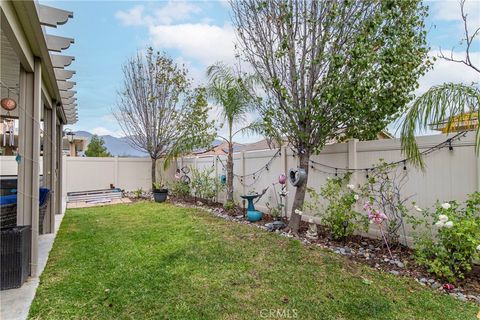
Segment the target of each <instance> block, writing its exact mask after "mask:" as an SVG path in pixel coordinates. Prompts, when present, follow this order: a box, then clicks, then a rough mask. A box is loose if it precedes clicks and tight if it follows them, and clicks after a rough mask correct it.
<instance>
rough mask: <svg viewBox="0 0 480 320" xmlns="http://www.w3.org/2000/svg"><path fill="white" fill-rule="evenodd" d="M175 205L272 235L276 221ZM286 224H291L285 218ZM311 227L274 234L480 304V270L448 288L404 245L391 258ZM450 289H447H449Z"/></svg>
mask: <svg viewBox="0 0 480 320" xmlns="http://www.w3.org/2000/svg"><path fill="white" fill-rule="evenodd" d="M169 201H170V202H171V203H172V204H175V205H178V206H182V207H195V208H199V209H203V210H206V211H208V212H211V213H212V214H214V215H215V216H217V217H220V218H223V219H226V220H230V221H234V222H237V223H242V224H250V225H252V226H256V227H258V228H261V229H264V230H266V231H270V230H269V228H267V226H266V225H267V224H268V223H271V222H272V221H274V220H275V219H274V218H273V217H271V216H270V215H268V214H264V215H263V219H262V220H260V221H257V222H249V221H248V220H247V219H246V218H245V215H244V210H243V209H242V208H240V207H236V208H234V209H231V210H225V209H224V208H223V205H222V204H221V203H218V202H214V201H207V200H203V199H197V198H181V199H179V198H171V199H170V200H169ZM283 221H284V222H285V223H288V221H287V220H286V219H285V218H284V219H283ZM308 226H309V224H308V223H307V222H305V221H302V222H301V225H300V228H299V234H298V236H296V235H293V234H290V233H287V232H284V231H282V230H275V231H273V232H276V233H278V234H279V235H280V236H284V237H288V238H294V239H297V240H299V241H301V242H302V243H303V244H304V245H307V246H318V247H322V248H325V249H328V250H331V251H333V252H335V253H337V254H340V255H344V256H346V257H348V258H349V259H351V260H353V261H354V262H358V263H363V264H367V265H370V266H371V267H373V268H374V269H376V270H381V271H384V272H388V273H391V274H393V275H397V276H406V277H411V278H414V279H415V280H416V281H417V282H418V283H420V284H421V285H423V286H428V287H430V288H432V289H434V290H437V291H440V292H444V293H445V294H449V295H452V296H454V297H456V298H458V299H459V300H462V301H466V300H470V301H473V302H476V303H477V304H480V266H478V265H476V266H474V268H473V270H472V271H471V272H470V273H468V274H466V276H465V279H463V280H461V281H459V282H457V283H455V284H453V285H452V284H449V283H447V282H445V281H443V280H442V279H437V278H435V277H434V276H433V275H431V274H430V273H429V272H428V271H427V270H426V268H425V267H423V266H421V265H418V264H417V263H416V261H415V260H414V259H413V255H414V252H413V250H412V249H411V248H408V247H406V246H403V245H397V246H395V247H391V248H390V250H391V253H392V257H390V254H389V252H388V249H387V248H386V247H385V245H384V243H383V241H381V240H379V239H370V238H366V237H362V236H360V235H354V236H351V237H348V238H347V239H344V240H334V239H333V238H331V237H330V235H329V233H328V231H327V230H326V229H325V228H324V227H322V226H320V225H317V229H318V239H317V240H312V239H310V238H308V237H307V236H306V233H307V230H308ZM446 285H448V286H446Z"/></svg>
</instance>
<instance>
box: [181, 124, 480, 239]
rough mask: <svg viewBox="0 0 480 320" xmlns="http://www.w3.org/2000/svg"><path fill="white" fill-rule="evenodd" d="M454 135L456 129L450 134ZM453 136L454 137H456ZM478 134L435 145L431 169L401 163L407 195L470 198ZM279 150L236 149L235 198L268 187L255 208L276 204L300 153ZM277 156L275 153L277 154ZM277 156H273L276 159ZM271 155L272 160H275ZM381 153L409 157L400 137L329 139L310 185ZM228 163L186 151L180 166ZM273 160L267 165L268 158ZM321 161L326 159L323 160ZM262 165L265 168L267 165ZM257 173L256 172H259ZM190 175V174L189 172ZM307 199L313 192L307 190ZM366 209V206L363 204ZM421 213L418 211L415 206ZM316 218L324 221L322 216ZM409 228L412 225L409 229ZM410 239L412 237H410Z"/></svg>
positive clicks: (359, 180) (427, 202)
mask: <svg viewBox="0 0 480 320" xmlns="http://www.w3.org/2000/svg"><path fill="white" fill-rule="evenodd" d="M451 136H453V135H451ZM451 136H449V137H451ZM449 137H447V136H445V135H433V136H422V137H418V139H417V142H418V144H419V146H420V148H421V150H422V151H425V150H428V149H430V148H432V147H435V146H437V145H438V144H440V143H442V142H444V141H445V140H446V139H447V138H449ZM474 142H475V134H474V132H470V133H468V134H467V135H466V136H463V137H461V138H460V139H458V140H454V141H452V143H451V146H452V150H450V148H449V146H448V145H445V146H444V147H443V148H441V149H438V150H435V151H432V152H431V153H430V154H428V155H426V156H425V157H424V160H425V163H426V169H425V170H424V171H421V170H418V169H416V168H413V167H412V166H411V165H410V164H408V163H407V164H406V170H404V164H403V163H400V164H399V166H398V168H397V169H396V170H397V171H400V172H399V174H401V175H405V181H406V182H405V185H404V187H403V189H402V195H403V196H404V197H410V198H409V200H408V203H409V204H410V203H412V202H413V201H415V202H416V204H417V205H418V206H419V207H422V208H430V207H432V206H433V205H434V204H435V202H436V200H437V199H438V200H440V201H448V200H459V201H462V200H465V198H466V196H467V194H470V193H473V192H475V191H478V190H480V161H479V158H478V157H477V156H476V154H475V147H474ZM277 152H278V149H277V150H262V151H251V152H239V153H235V154H234V157H233V158H234V174H235V175H236V176H235V178H234V198H235V201H236V202H237V203H238V204H240V205H242V199H241V198H240V195H243V194H248V193H250V192H253V191H255V192H258V193H260V192H261V191H262V190H264V189H265V188H267V187H268V189H267V192H266V194H265V195H264V196H263V197H262V198H261V199H260V200H259V201H258V203H256V204H255V207H256V209H258V210H260V211H264V212H268V208H267V206H266V203H267V202H268V203H270V206H276V205H277V197H276V194H277V193H278V192H279V191H280V185H279V184H276V183H277V182H278V176H279V175H280V174H281V173H284V174H287V173H288V170H289V169H290V168H296V167H297V165H298V161H297V160H298V157H295V155H294V153H293V151H292V150H290V149H289V148H285V147H284V148H282V149H281V152H280V153H278V154H277ZM276 154H277V156H276V157H274V155H276ZM272 157H273V159H272ZM271 159H272V160H271ZM379 159H384V160H385V161H386V162H396V161H399V160H402V159H404V156H403V155H402V154H401V148H400V141H399V139H389V140H374V141H361V142H359V141H357V140H350V141H348V142H347V143H337V144H332V145H328V146H326V147H325V148H324V150H323V151H322V152H321V153H320V154H319V155H316V156H313V157H312V158H311V160H313V161H314V162H315V163H312V167H310V169H309V177H308V186H309V187H310V188H313V189H315V190H316V191H317V192H319V191H320V188H321V187H322V186H323V185H324V184H325V182H326V180H327V178H328V177H333V176H334V175H335V171H336V170H335V168H337V172H338V174H341V173H342V172H344V171H342V170H341V169H359V168H371V167H373V166H375V165H376V164H378V162H379ZM222 163H223V164H226V156H220V157H218V158H217V157H216V156H197V157H184V158H180V159H178V160H177V167H179V168H181V167H184V166H190V167H194V168H198V169H204V168H207V167H214V168H215V170H214V173H215V174H216V175H217V177H220V176H221V175H222V174H226V171H225V169H224V167H223V164H222ZM267 163H269V165H268V169H267V167H266V164H267ZM320 164H321V165H320ZM262 168H263V169H262ZM260 169H262V170H261V171H260V172H258V173H257V174H255V175H253V174H252V173H254V172H257V171H258V170H260ZM190 175H191V174H190ZM366 176H367V171H366V170H365V171H364V170H358V171H356V172H355V173H354V174H353V175H352V177H351V183H353V184H355V185H359V184H360V185H361V184H363V183H364V182H365V180H366ZM287 190H288V191H289V193H288V196H287V198H286V208H287V214H290V210H291V206H292V203H293V197H294V194H295V187H294V186H292V185H291V184H290V183H289V182H288V183H287ZM224 199H225V193H222V194H219V195H218V200H219V201H220V202H223V201H224ZM307 200H308V196H307ZM359 210H361V209H359ZM319 213H320V214H321V212H316V213H314V212H305V214H306V215H307V216H305V215H304V219H308V216H314V217H315V216H318V214H319ZM412 213H414V214H418V212H412ZM315 220H317V221H319V220H318V218H315ZM409 231H410V230H407V233H409ZM370 235H371V236H377V235H378V233H377V232H376V231H375V230H371V231H370ZM409 241H411V239H409Z"/></svg>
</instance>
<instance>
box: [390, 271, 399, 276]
mask: <svg viewBox="0 0 480 320" xmlns="http://www.w3.org/2000/svg"><path fill="white" fill-rule="evenodd" d="M390 273H391V274H393V275H395V276H398V275H399V274H400V272H398V271H397V270H390Z"/></svg>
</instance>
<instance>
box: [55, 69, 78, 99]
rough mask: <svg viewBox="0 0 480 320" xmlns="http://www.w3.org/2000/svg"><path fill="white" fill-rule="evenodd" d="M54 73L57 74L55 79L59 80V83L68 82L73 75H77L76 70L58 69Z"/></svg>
mask: <svg viewBox="0 0 480 320" xmlns="http://www.w3.org/2000/svg"><path fill="white" fill-rule="evenodd" d="M53 72H54V73H55V78H57V81H59V80H68V79H70V78H71V77H73V75H74V74H75V73H76V72H75V71H74V70H64V69H58V68H54V69H53ZM60 94H61V92H60Z"/></svg>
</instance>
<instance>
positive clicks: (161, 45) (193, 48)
mask: <svg viewBox="0 0 480 320" xmlns="http://www.w3.org/2000/svg"><path fill="white" fill-rule="evenodd" d="M200 12H201V8H200V7H199V6H197V5H194V4H192V3H187V2H173V1H169V2H168V3H167V4H166V5H164V6H162V7H161V8H159V9H157V10H152V12H151V13H148V12H147V9H146V8H145V7H144V6H135V7H133V8H131V9H130V10H127V11H118V12H117V13H116V14H115V17H116V18H117V19H119V20H120V21H121V23H122V24H124V25H126V26H146V27H147V28H148V32H149V35H150V41H151V43H152V44H153V46H154V47H156V48H157V49H160V50H166V49H173V50H178V51H179V52H180V55H181V56H183V58H184V59H194V60H197V61H198V62H200V63H202V64H204V65H208V64H212V63H214V62H216V61H220V60H221V61H224V62H226V63H230V62H233V61H234V58H235V54H234V39H235V32H234V30H233V28H232V26H231V25H230V24H227V23H226V24H224V25H223V26H219V25H215V24H213V23H212V22H211V19H210V18H209V17H203V19H201V20H200V21H201V22H195V23H189V22H185V21H187V20H188V19H190V18H192V17H193V15H198V14H199V13H200ZM179 22H180V23H179Z"/></svg>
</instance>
